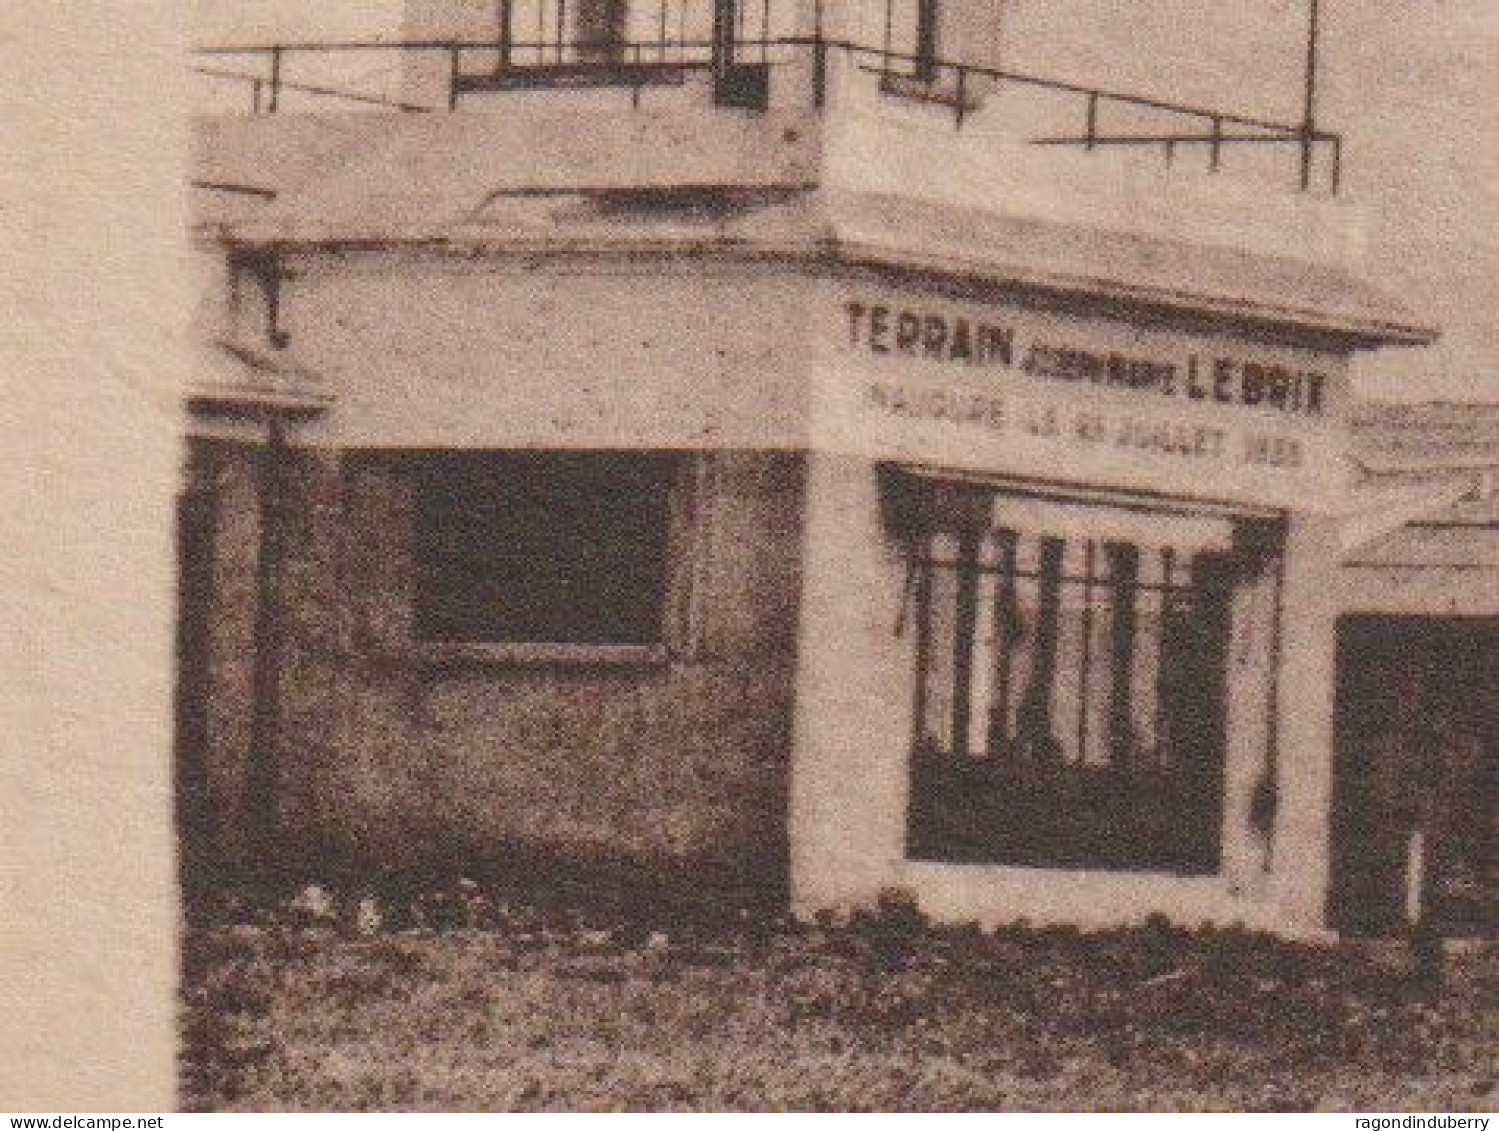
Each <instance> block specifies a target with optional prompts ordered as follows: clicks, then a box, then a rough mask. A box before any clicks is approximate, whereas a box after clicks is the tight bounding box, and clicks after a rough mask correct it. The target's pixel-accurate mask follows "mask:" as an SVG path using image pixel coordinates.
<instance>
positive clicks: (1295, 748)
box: [1270, 516, 1341, 930]
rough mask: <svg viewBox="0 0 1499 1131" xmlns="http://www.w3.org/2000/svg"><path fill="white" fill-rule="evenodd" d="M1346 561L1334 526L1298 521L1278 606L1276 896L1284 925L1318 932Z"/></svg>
mask: <svg viewBox="0 0 1499 1131" xmlns="http://www.w3.org/2000/svg"><path fill="white" fill-rule="evenodd" d="M1340 559H1341V554H1340V551H1339V546H1338V537H1337V525H1336V523H1335V522H1334V521H1332V520H1330V519H1326V518H1318V517H1312V516H1298V517H1296V518H1293V519H1292V521H1291V523H1290V527H1289V530H1288V533H1287V537H1286V546H1285V578H1284V583H1283V584H1284V588H1283V590H1282V599H1281V624H1282V638H1281V639H1282V643H1281V649H1280V675H1279V680H1280V684H1279V703H1278V710H1277V723H1278V728H1279V736H1278V737H1279V741H1278V750H1279V762H1278V766H1277V774H1276V781H1277V797H1276V806H1275V827H1274V833H1273V836H1272V844H1271V853H1272V856H1271V861H1272V863H1271V881H1270V894H1271V899H1272V902H1273V903H1274V905H1275V907H1276V910H1277V913H1278V915H1279V917H1280V918H1281V920H1282V921H1283V922H1284V923H1285V924H1286V926H1288V927H1294V928H1302V929H1313V930H1315V929H1320V928H1322V927H1324V926H1325V924H1326V918H1327V889H1328V876H1329V870H1330V864H1329V860H1330V853H1331V825H1332V768H1333V746H1334V733H1333V697H1334V694H1335V691H1336V686H1337V681H1336V674H1337V673H1336V668H1337V633H1336V628H1337V614H1338V608H1339V600H1338V581H1339V577H1340V573H1339V562H1340Z"/></svg>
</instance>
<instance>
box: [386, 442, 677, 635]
mask: <svg viewBox="0 0 1499 1131" xmlns="http://www.w3.org/2000/svg"><path fill="white" fill-rule="evenodd" d="M676 462H677V461H676V459H675V457H673V456H670V455H664V454H658V453H648V452H513V451H507V452H489V451H484V452H442V453H431V454H428V455H425V456H423V457H422V459H421V463H420V470H419V472H418V475H417V482H416V493H417V498H416V531H415V535H416V539H415V541H416V545H415V550H416V554H415V558H416V562H415V565H416V594H415V597H416V600H415V606H416V607H415V628H416V635H417V636H418V638H419V639H421V640H423V641H426V642H440V643H455V644H585V645H588V644H592V645H645V646H649V645H657V644H661V643H662V642H663V641H664V634H665V621H666V601H667V589H668V580H669V578H668V574H669V562H668V539H669V524H670V495H671V489H672V484H673V482H674V480H675V478H676Z"/></svg>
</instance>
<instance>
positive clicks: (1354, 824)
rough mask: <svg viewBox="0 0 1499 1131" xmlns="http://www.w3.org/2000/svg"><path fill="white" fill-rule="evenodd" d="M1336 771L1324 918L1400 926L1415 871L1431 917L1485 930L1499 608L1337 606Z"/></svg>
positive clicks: (1489, 906) (1492, 878) (1497, 851)
mask: <svg viewBox="0 0 1499 1131" xmlns="http://www.w3.org/2000/svg"><path fill="white" fill-rule="evenodd" d="M1334 775H1335V776H1334V791H1333V794H1334V796H1333V813H1332V837H1333V858H1332V884H1331V889H1330V893H1329V907H1328V913H1329V920H1330V922H1331V923H1332V925H1333V926H1335V927H1336V928H1337V929H1339V930H1341V931H1344V932H1347V933H1350V934H1391V933H1395V932H1398V931H1400V930H1402V929H1403V928H1404V927H1405V925H1406V922H1407V908H1408V902H1409V900H1410V897H1411V895H1412V891H1413V885H1414V889H1415V890H1418V891H1419V894H1420V898H1421V899H1422V901H1423V902H1424V903H1425V905H1426V906H1427V907H1428V908H1429V910H1430V914H1431V916H1432V918H1433V921H1434V922H1435V924H1436V926H1437V927H1438V929H1439V930H1441V931H1443V932H1444V933H1449V934H1478V933H1492V932H1493V931H1494V929H1495V926H1496V911H1499V836H1496V811H1499V618H1462V617H1394V616H1353V617H1346V618H1344V619H1343V620H1342V621H1341V622H1340V623H1339V626H1338V692H1337V756H1336V762H1335V765H1334ZM1417 830H1420V831H1421V837H1420V841H1419V844H1420V853H1419V861H1420V866H1419V867H1418V868H1413V862H1414V861H1415V859H1416V856H1415V854H1414V853H1413V851H1412V833H1413V832H1415V831H1417Z"/></svg>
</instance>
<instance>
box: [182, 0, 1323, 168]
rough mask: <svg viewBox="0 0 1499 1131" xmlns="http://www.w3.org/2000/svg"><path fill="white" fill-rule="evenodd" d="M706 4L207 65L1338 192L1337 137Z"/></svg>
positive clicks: (319, 93) (397, 106) (342, 94)
mask: <svg viewBox="0 0 1499 1131" xmlns="http://www.w3.org/2000/svg"><path fill="white" fill-rule="evenodd" d="M892 3H893V0H892ZM645 7H647V8H650V7H651V6H649V5H646V6H645ZM699 7H703V8H706V7H709V6H708V5H702V4H693V3H690V2H683V0H676V2H675V3H668V0H659V3H658V4H657V5H656V6H655V7H654V8H651V10H650V11H641V10H638V9H632V13H631V15H632V18H631V20H630V21H629V24H628V26H627V27H625V28H623V29H616V34H612V35H610V36H608V37H606V38H600V37H599V35H597V34H590V35H583V36H579V35H577V34H574V33H573V31H565V30H564V24H563V22H562V20H561V18H560V16H559V17H557V18H556V19H553V20H552V21H551V22H550V23H549V22H548V20H547V19H546V18H543V19H542V20H541V21H540V22H539V23H538V24H537V25H536V26H535V27H533V28H532V29H531V31H530V33H529V34H528V35H518V34H511V32H512V31H513V30H514V29H513V28H511V27H510V26H509V25H506V29H505V31H504V33H503V34H497V35H495V36H494V37H493V38H484V39H451V40H447V39H436V40H409V41H403V42H383V41H382V42H326V43H284V44H271V45H255V46H235V45H228V46H218V47H208V48H204V49H202V50H200V51H199V52H198V53H197V59H196V65H195V69H196V72H197V75H198V77H199V79H200V80H201V82H202V94H203V100H202V105H203V107H204V108H205V109H206V110H209V111H213V112H217V113H220V114H237V115H256V116H266V115H277V114H282V115H284V114H288V113H297V114H308V113H310V114H317V115H326V114H330V113H333V112H339V111H348V112H361V111H362V112H387V113H404V114H445V113H453V112H459V111H470V110H487V111H493V112H498V113H511V114H514V113H516V112H517V110H518V106H519V104H518V101H517V100H521V99H531V100H535V99H538V98H550V99H563V98H570V99H572V100H573V101H572V102H571V103H570V105H572V106H575V107H576V109H577V112H578V113H580V114H584V113H588V112H596V113H600V114H611V115H612V114H617V113H619V112H620V111H621V110H630V109H637V110H638V109H640V108H642V107H645V108H651V107H658V106H662V105H666V104H670V103H680V102H682V101H683V100H687V101H692V102H696V103H697V104H699V105H709V106H714V107H718V108H721V109H724V110H729V111H739V112H747V113H757V112H765V111H768V110H771V109H775V108H787V107H796V106H800V107H809V108H816V109H817V110H818V111H819V112H820V111H822V110H824V109H825V108H827V107H828V106H829V105H830V104H831V103H836V102H837V101H838V100H839V99H840V98H844V99H847V98H849V97H856V98H865V97H867V98H871V99H879V100H883V101H885V102H887V103H892V104H900V105H903V106H905V107H908V108H911V107H915V108H920V109H921V110H923V111H925V112H926V114H927V116H928V117H930V118H932V119H933V120H934V124H935V123H937V122H940V123H942V124H944V126H945V128H947V129H949V130H951V131H954V132H957V133H962V132H964V131H973V130H975V129H977V130H981V131H984V132H986V133H989V134H992V135H999V136H1003V137H1004V138H1006V139H1008V140H1009V141H1011V142H1016V141H1018V142H1023V143H1026V144H1028V145H1030V146H1033V147H1037V148H1044V149H1052V150H1062V151H1067V152H1074V153H1080V154H1086V155H1089V156H1090V157H1093V158H1097V159H1099V161H1100V162H1105V163H1108V162H1112V163H1126V164H1132V165H1141V164H1154V165H1156V166H1158V167H1159V168H1161V169H1166V170H1175V171H1194V172H1199V173H1203V174H1208V175H1218V174H1221V173H1228V174H1231V175H1236V174H1252V175H1253V176H1254V177H1256V178H1257V179H1260V180H1264V179H1265V177H1266V176H1273V177H1275V178H1277V179H1278V181H1279V183H1280V184H1281V186H1283V187H1284V188H1287V189H1299V190H1301V191H1303V192H1308V193H1313V194H1317V195H1336V194H1337V192H1338V189H1339V182H1340V180H1341V170H1342V164H1343V151H1342V138H1341V136H1340V135H1339V134H1337V133H1332V132H1328V131H1324V130H1320V129H1317V130H1312V129H1307V128H1305V127H1304V126H1303V125H1301V124H1300V123H1292V122H1283V121H1275V120H1271V119H1267V118H1261V117H1256V116H1252V115H1247V114H1241V113H1236V112H1233V111H1231V110H1228V109H1225V108H1223V107H1218V106H1199V105H1188V104H1182V103H1175V102H1169V101H1163V100H1160V99H1155V98H1150V97H1144V96H1141V95H1136V94H1132V93H1128V92H1124V91H1118V90H1110V89H1106V88H1102V87H1090V86H1084V85H1078V84H1076V83H1070V82H1062V81H1056V80H1053V79H1050V78H1047V77H1044V76H1041V75H1035V74H1027V73H1024V72H1021V71H1016V70H1010V69H1005V68H1000V67H995V66H988V65H981V64H979V63H974V62H968V61H964V60H963V59H960V58H956V57H954V58H949V57H946V56H945V55H943V54H937V53H934V52H933V51H931V50H930V49H929V48H930V46H931V44H930V43H929V42H926V43H917V44H914V45H911V49H909V50H903V49H902V46H901V43H902V38H901V37H900V36H896V35H895V34H894V33H893V31H892V26H891V21H890V20H889V19H888V18H887V19H886V20H885V26H884V28H883V29H882V31H883V34H880V31H881V29H878V28H877V27H876V28H875V29H873V30H874V31H875V34H872V35H867V36H865V35H861V34H860V33H861V32H867V31H870V30H871V29H870V28H869V27H867V26H864V25H859V24H857V23H854V24H852V25H848V26H838V27H833V26H831V25H825V24H824V21H823V16H822V12H821V5H819V6H818V7H817V9H816V10H815V12H814V13H813V18H812V26H811V28H810V29H809V30H807V31H806V32H805V33H798V32H797V31H796V29H793V28H790V27H783V26H781V25H782V24H783V23H785V22H786V21H784V20H780V18H779V17H778V16H776V15H774V14H773V6H772V5H771V4H769V3H767V4H765V5H764V7H763V9H761V10H760V14H759V18H758V19H757V20H745V19H741V21H740V26H737V27H735V28H733V29H731V30H725V29H721V28H719V29H715V28H714V27H713V26H712V23H711V20H709V19H708V17H707V15H706V14H702V13H696V9H697V8H699ZM748 7H750V6H748V5H741V6H740V11H741V13H743V11H745V10H746V9H747V8H748ZM829 7H830V8H831V6H829ZM537 8H538V11H542V10H543V9H545V8H546V6H545V5H538V6H537ZM558 10H559V11H560V7H559V8H558ZM888 10H889V9H887V13H888ZM843 14H844V13H841V12H840V15H843ZM876 23H878V21H876ZM907 38H909V37H907ZM856 91H861V92H862V93H860V94H853V93H852V92H856ZM520 112H521V113H525V112H526V111H520Z"/></svg>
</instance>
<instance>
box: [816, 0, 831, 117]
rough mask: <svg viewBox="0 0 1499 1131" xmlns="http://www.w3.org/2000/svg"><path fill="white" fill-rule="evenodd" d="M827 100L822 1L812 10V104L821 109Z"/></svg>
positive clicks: (826, 46)
mask: <svg viewBox="0 0 1499 1131" xmlns="http://www.w3.org/2000/svg"><path fill="white" fill-rule="evenodd" d="M827 98H828V45H827V44H826V43H825V42H824V41H823V28H822V0H817V3H816V4H815V5H814V6H813V8H812V102H813V105H815V106H818V107H821V106H823V105H824V104H825V103H826V102H827Z"/></svg>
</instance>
